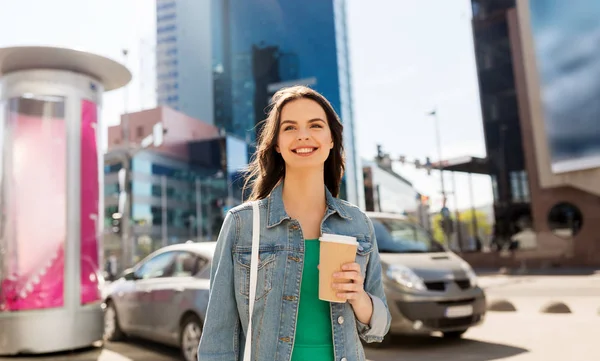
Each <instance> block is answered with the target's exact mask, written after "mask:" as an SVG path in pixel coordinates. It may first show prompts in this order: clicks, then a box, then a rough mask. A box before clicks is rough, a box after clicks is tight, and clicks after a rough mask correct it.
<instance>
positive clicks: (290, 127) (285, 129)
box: [283, 125, 294, 132]
mask: <svg viewBox="0 0 600 361" xmlns="http://www.w3.org/2000/svg"><path fill="white" fill-rule="evenodd" d="M293 129H294V127H293V126H291V125H288V126H287V127H284V128H283V131H284V132H285V131H288V130H293Z"/></svg>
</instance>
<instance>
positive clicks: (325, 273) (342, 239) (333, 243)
mask: <svg viewBox="0 0 600 361" xmlns="http://www.w3.org/2000/svg"><path fill="white" fill-rule="evenodd" d="M319 241H320V256H319V299H320V300H323V301H329V302H338V303H344V302H346V299H344V298H339V297H338V296H337V293H338V292H339V290H336V289H334V288H333V287H332V284H333V283H334V282H335V283H350V282H351V280H349V279H334V278H333V274H334V273H336V272H340V271H342V266H343V265H344V264H346V263H353V262H355V261H356V250H357V248H358V242H357V241H356V237H350V236H342V235H338V234H329V233H323V234H322V235H321V237H320V238H319Z"/></svg>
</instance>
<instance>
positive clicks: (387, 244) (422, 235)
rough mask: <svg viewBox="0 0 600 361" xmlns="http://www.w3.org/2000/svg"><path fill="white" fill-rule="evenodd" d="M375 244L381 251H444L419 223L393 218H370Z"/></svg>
mask: <svg viewBox="0 0 600 361" xmlns="http://www.w3.org/2000/svg"><path fill="white" fill-rule="evenodd" d="M371 220H372V222H373V228H374V229H375V237H377V246H378V248H379V252H381V253H431V252H445V249H444V247H442V245H440V244H439V243H437V242H436V241H435V240H433V238H432V237H431V235H430V234H429V233H428V232H427V231H425V230H424V229H423V228H421V227H420V226H419V225H417V224H414V223H411V222H408V221H405V220H402V219H393V218H376V219H375V218H372V219H371Z"/></svg>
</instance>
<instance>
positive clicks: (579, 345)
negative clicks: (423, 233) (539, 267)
mask: <svg viewBox="0 0 600 361" xmlns="http://www.w3.org/2000/svg"><path fill="white" fill-rule="evenodd" d="M480 282H481V285H482V286H483V287H484V288H485V289H486V291H487V294H488V299H489V301H490V303H493V302H495V301H497V300H505V301H508V302H510V303H511V304H512V305H513V306H514V307H515V308H516V311H514V312H489V313H488V316H487V318H486V320H485V321H484V323H483V324H482V325H481V326H479V327H476V328H473V329H471V330H469V331H468V332H467V333H466V334H465V336H464V339H463V340H446V339H442V338H439V337H432V338H411V337H394V345H393V346H391V347H389V348H386V349H367V356H368V358H369V360H372V361H392V360H394V361H395V360H410V361H438V360H439V361H442V360H444V361H451V360H457V361H459V360H460V361H492V360H507V361H565V360H569V361H570V360H577V361H595V360H598V355H600V343H598V342H597V338H598V337H597V332H598V331H597V330H598V329H600V314H599V312H600V274H591V275H585V276H581V275H579V276H501V275H500V276H485V277H481V279H480ZM553 302H562V303H564V304H565V305H566V306H567V307H568V308H569V309H570V311H571V313H568V314H548V313H542V312H541V309H542V308H544V306H547V305H549V304H550V303H553ZM0 360H2V361H7V360H11V361H33V360H35V361H45V360H53V361H67V360H69V361H128V360H132V361H175V360H179V358H178V351H177V350H175V349H171V348H168V347H163V346H160V345H156V344H152V343H148V342H145V341H137V340H135V341H129V342H127V343H110V344H108V345H106V347H105V348H104V349H101V348H97V349H92V350H85V351H81V352H74V353H70V354H60V355H51V356H47V357H35V358H31V357H14V358H12V357H9V358H0Z"/></svg>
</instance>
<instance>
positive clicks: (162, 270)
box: [135, 252, 176, 279]
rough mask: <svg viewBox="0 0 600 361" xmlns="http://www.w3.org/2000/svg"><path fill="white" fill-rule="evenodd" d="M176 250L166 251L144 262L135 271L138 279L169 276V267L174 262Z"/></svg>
mask: <svg viewBox="0 0 600 361" xmlns="http://www.w3.org/2000/svg"><path fill="white" fill-rule="evenodd" d="M175 255H176V252H165V253H161V254H158V255H156V256H155V257H153V258H151V259H149V260H147V261H146V262H144V263H143V264H142V265H141V266H140V268H138V269H137V270H136V271H135V276H136V278H138V279H148V278H159V277H167V274H168V273H169V271H170V270H169V267H170V266H171V265H172V263H173V259H174V257H175Z"/></svg>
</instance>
